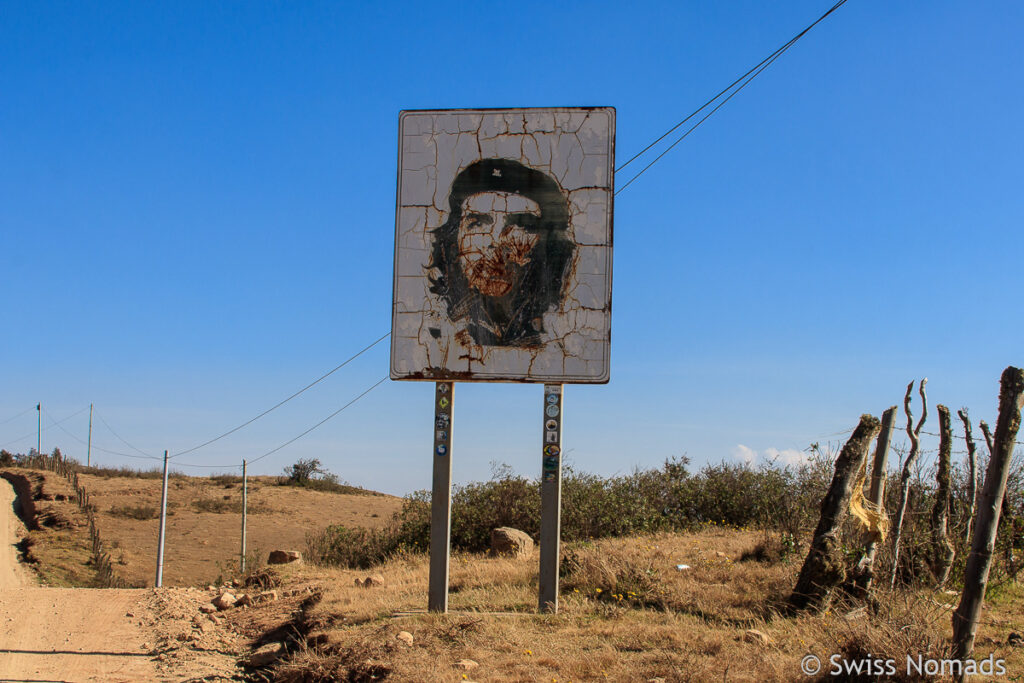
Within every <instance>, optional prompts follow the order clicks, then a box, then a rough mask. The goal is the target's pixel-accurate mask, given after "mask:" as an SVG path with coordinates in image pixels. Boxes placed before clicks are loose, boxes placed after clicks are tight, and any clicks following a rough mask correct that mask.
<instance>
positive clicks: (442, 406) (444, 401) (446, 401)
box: [437, 398, 448, 410]
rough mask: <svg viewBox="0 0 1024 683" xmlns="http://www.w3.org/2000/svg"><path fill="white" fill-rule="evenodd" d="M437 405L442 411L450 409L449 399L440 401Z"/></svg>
mask: <svg viewBox="0 0 1024 683" xmlns="http://www.w3.org/2000/svg"><path fill="white" fill-rule="evenodd" d="M437 405H439V406H441V410H444V409H445V408H447V407H448V399H446V398H442V399H441V400H440V401H438V402H437Z"/></svg>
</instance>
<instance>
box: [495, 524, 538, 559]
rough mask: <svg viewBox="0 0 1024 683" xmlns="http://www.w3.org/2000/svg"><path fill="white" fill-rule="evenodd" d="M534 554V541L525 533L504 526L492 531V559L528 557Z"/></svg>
mask: <svg viewBox="0 0 1024 683" xmlns="http://www.w3.org/2000/svg"><path fill="white" fill-rule="evenodd" d="M532 552H533V539H532V538H530V535H529V534H527V533H526V532H525V531H520V530H519V529H513V528H512V527H508V526H503V527H499V528H497V529H494V530H493V531H491V557H516V558H521V557H527V556H529V555H530V553H532Z"/></svg>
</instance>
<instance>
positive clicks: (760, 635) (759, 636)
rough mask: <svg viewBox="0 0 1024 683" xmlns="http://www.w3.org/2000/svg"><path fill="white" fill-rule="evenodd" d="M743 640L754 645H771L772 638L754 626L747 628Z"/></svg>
mask: <svg viewBox="0 0 1024 683" xmlns="http://www.w3.org/2000/svg"><path fill="white" fill-rule="evenodd" d="M743 640H745V641H746V642H748V643H753V644H755V645H771V644H772V639H771V638H769V637H768V634H767V633H765V632H764V631H758V630H757V629H756V628H752V629H749V630H747V631H746V632H745V633H744V634H743Z"/></svg>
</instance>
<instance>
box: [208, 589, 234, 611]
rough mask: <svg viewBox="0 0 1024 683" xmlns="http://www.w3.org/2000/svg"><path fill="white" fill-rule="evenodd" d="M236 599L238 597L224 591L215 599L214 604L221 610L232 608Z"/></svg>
mask: <svg viewBox="0 0 1024 683" xmlns="http://www.w3.org/2000/svg"><path fill="white" fill-rule="evenodd" d="M236 600H237V598H235V596H234V595H232V594H231V593H228V592H227V591H224V592H223V593H221V594H220V595H218V596H217V597H215V598H214V599H213V606H214V607H216V608H217V609H219V610H226V609H230V608H231V607H234V605H235V601H236Z"/></svg>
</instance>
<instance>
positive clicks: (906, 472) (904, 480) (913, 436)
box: [889, 377, 928, 588]
mask: <svg viewBox="0 0 1024 683" xmlns="http://www.w3.org/2000/svg"><path fill="white" fill-rule="evenodd" d="M927 383H928V378H927V377H925V378H924V379H922V380H921V383H920V385H919V387H918V391H919V392H920V394H921V419H920V420H919V421H918V423H917V427H914V426H913V425H914V416H913V413H912V412H911V410H910V400H911V394H912V392H913V390H914V382H913V381H911V382H910V384H908V385H907V394H906V396H904V397H903V412H904V413H906V415H907V436H908V437H909V438H910V452H909V453H907V459H906V460H904V461H903V471H902V472H901V473H900V500H899V504H898V506H897V508H896V523H895V524H894V525H893V527H894V529H893V536H892V576H891V577H890V578H889V588H893V587H895V586H896V574H897V572H898V571H899V566H900V537H901V536H902V534H903V516H904V515H905V514H906V512H907V499H908V497H909V495H910V476H911V474H913V471H914V465H915V464H916V463H917V458H918V456H919V455H920V454H921V428H922V427H924V422H925V420H927V419H928V395H927V394H925V391H924V386H925V385H926V384H927Z"/></svg>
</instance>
